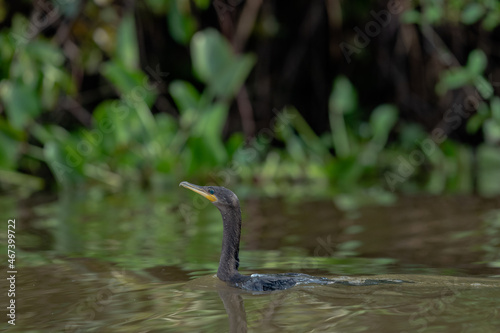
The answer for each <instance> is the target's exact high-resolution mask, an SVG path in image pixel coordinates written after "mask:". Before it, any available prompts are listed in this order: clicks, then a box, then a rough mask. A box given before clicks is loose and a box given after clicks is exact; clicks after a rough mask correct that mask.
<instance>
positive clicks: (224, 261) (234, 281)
mask: <svg viewBox="0 0 500 333" xmlns="http://www.w3.org/2000/svg"><path fill="white" fill-rule="evenodd" d="M179 186H183V187H185V188H187V189H190V190H191V191H194V192H196V193H198V194H201V195H202V196H203V197H205V198H207V199H208V200H210V201H211V202H212V203H213V204H214V205H215V206H216V207H217V208H218V209H219V211H220V213H221V215H222V222H223V224H224V231H223V235H222V250H221V255H220V262H219V269H218V270H217V277H218V278H219V279H221V280H222V281H225V282H226V283H227V284H229V285H230V286H233V287H237V288H241V289H245V290H250V291H272V290H284V289H288V288H290V287H293V286H294V285H296V284H309V283H315V284H323V285H324V284H334V283H336V284H345V285H356V286H359V285H365V286H366V285H373V284H379V283H401V282H403V281H401V280H364V281H347V280H343V279H338V280H331V279H328V278H325V277H315V276H311V275H307V274H301V273H284V274H272V275H269V274H252V275H251V276H247V275H241V274H240V273H239V272H238V267H239V257H238V254H239V249H240V235H241V209H240V202H239V200H238V197H237V196H236V194H234V193H233V192H232V191H230V190H228V189H227V188H225V187H222V186H199V185H194V184H190V183H188V182H182V183H180V184H179Z"/></svg>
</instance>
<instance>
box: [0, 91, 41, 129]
mask: <svg viewBox="0 0 500 333" xmlns="http://www.w3.org/2000/svg"><path fill="white" fill-rule="evenodd" d="M0 97H1V99H2V100H3V103H4V106H5V111H6V113H7V118H8V120H9V122H10V124H11V125H12V127H14V128H15V129H22V128H24V127H25V126H26V125H27V124H28V123H29V122H31V121H33V120H34V118H35V117H36V116H38V115H39V114H40V113H41V108H40V104H39V100H38V96H37V95H36V92H35V91H34V90H32V89H29V88H28V87H26V86H25V85H23V84H22V83H19V82H10V81H3V82H2V83H1V84H0Z"/></svg>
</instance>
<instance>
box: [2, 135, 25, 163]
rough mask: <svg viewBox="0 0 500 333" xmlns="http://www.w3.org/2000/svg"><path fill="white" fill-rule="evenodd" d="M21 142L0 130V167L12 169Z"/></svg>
mask: <svg viewBox="0 0 500 333" xmlns="http://www.w3.org/2000/svg"><path fill="white" fill-rule="evenodd" d="M20 145H21V143H20V142H19V141H16V140H13V139H12V138H11V137H9V136H8V135H5V134H4V133H2V132H0V168H2V169H14V168H15V167H16V162H17V156H18V152H19V148H20Z"/></svg>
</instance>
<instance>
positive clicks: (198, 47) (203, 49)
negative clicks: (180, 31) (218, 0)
mask: <svg viewBox="0 0 500 333" xmlns="http://www.w3.org/2000/svg"><path fill="white" fill-rule="evenodd" d="M191 57H192V59H193V68H194V71H195V73H196V75H197V76H198V77H199V78H200V79H201V80H202V81H203V82H204V83H206V84H207V85H208V88H209V93H210V94H214V95H216V96H219V97H221V98H230V97H232V96H233V95H234V94H236V92H237V91H238V89H239V88H240V87H241V85H242V84H243V82H244V81H245V79H246V77H247V76H248V74H249V73H250V70H251V69H252V66H253V64H254V63H255V57H253V56H252V55H243V56H236V55H235V54H234V53H233V50H232V47H231V45H230V44H229V42H228V41H227V40H226V39H225V38H224V37H223V36H222V35H221V34H220V33H219V32H217V31H216V30H214V29H207V30H204V31H200V32H197V33H196V34H195V35H194V36H193V39H192V40H191Z"/></svg>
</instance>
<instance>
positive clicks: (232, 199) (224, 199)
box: [179, 182, 239, 207]
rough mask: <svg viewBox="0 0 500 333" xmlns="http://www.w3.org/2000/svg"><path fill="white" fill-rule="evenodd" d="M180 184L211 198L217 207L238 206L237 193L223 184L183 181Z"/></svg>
mask: <svg viewBox="0 0 500 333" xmlns="http://www.w3.org/2000/svg"><path fill="white" fill-rule="evenodd" d="M179 186H182V187H185V188H187V189H190V190H191V191H193V192H196V193H198V194H200V195H202V196H203V197H205V198H207V199H208V200H210V201H211V202H212V203H213V204H214V205H215V206H217V207H224V206H229V207H238V206H239V200H238V197H237V196H236V194H234V193H233V192H232V191H231V190H228V189H227V188H225V187H222V186H199V185H194V184H191V183H188V182H182V183H180V184H179Z"/></svg>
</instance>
